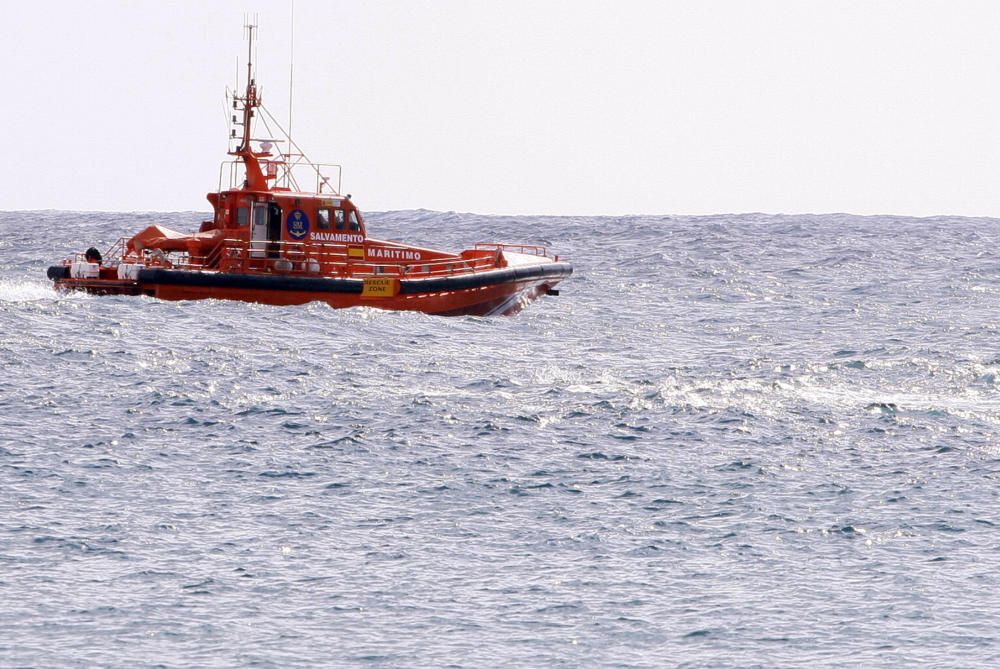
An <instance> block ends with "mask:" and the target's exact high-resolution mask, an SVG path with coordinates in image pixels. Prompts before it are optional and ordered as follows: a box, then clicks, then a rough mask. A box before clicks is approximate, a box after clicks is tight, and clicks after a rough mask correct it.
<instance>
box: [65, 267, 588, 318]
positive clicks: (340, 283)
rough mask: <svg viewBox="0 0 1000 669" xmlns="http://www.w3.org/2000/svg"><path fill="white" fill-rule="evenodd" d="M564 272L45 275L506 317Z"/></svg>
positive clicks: (132, 286)
mask: <svg viewBox="0 0 1000 669" xmlns="http://www.w3.org/2000/svg"><path fill="white" fill-rule="evenodd" d="M571 272H572V269H571V268H570V266H569V265H568V264H567V263H557V262H553V263H547V264H544V265H539V266H536V267H531V268H522V269H518V270H514V269H508V270H497V271H493V272H481V273H478V274H470V275H460V276H455V277H449V278H445V279H433V280H427V279H424V280H402V281H399V282H398V284H396V285H395V290H394V291H392V293H393V294H386V295H384V296H380V295H365V294H364V292H365V289H364V282H363V280H359V279H332V278H325V277H311V278H296V277H281V276H264V277H262V276H259V275H251V274H242V275H240V274H227V273H219V272H192V271H183V270H149V271H145V272H143V273H142V274H141V275H140V276H139V278H138V280H136V281H120V280H113V279H102V278H92V279H79V278H71V277H69V276H67V275H66V271H65V269H64V268H63V267H61V266H56V267H52V268H50V270H49V276H50V277H51V278H52V279H53V280H54V281H55V285H56V288H57V289H59V290H64V291H74V290H76V291H85V292H88V293H93V294H101V295H109V294H111V295H147V296H150V297H156V298H159V299H163V300H203V299H223V300H237V301H242V302H257V303H261V304H272V305H276V306H292V305H301V304H307V303H309V302H325V303H326V304H329V305H330V306H331V307H334V308H338V309H339V308H348V307H359V306H366V307H374V308H377V309H391V310H401V311H421V312H424V313H428V314H435V315H442V316H464V315H476V316H492V315H513V314H516V313H518V312H519V311H521V309H523V308H524V307H525V306H527V305H528V304H529V303H531V302H532V301H533V300H535V299H536V298H538V297H540V296H542V295H548V294H558V293H557V292H556V291H555V290H554V289H555V286H556V285H557V284H558V283H559V282H560V281H561V280H562V279H563V278H564V277H565V276H567V275H569V274H570V273H571Z"/></svg>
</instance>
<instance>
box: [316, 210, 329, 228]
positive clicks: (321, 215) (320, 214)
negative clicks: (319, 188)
mask: <svg viewBox="0 0 1000 669" xmlns="http://www.w3.org/2000/svg"><path fill="white" fill-rule="evenodd" d="M316 227H318V228H320V229H321V230H329V229H330V210H329V209H317V210H316Z"/></svg>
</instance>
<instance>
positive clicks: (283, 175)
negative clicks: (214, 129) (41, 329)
mask: <svg viewBox="0 0 1000 669" xmlns="http://www.w3.org/2000/svg"><path fill="white" fill-rule="evenodd" d="M254 27H255V26H247V29H248V42H249V48H248V57H247V74H246V77H247V80H246V87H245V91H244V92H243V93H242V94H238V93H237V92H236V90H235V89H234V90H233V91H232V92H231V93H229V94H228V97H229V99H231V100H232V105H233V110H234V114H233V117H232V122H233V126H234V127H233V128H232V129H231V131H230V142H231V144H230V151H229V152H228V154H229V155H230V156H232V158H231V159H229V160H227V161H226V162H224V163H223V164H222V168H221V169H220V176H219V186H218V188H217V190H216V191H214V192H210V193H209V194H208V195H207V198H208V201H209V202H210V203H211V205H212V209H213V212H214V216H213V218H212V219H211V220H207V221H204V222H203V223H202V224H201V228H200V230H198V231H197V232H194V233H190V234H187V233H182V232H177V231H174V230H171V229H169V228H166V227H163V226H159V225H153V226H150V227H148V228H146V229H145V230H142V231H141V232H139V233H138V234H136V235H134V236H132V237H130V238H124V237H123V238H121V239H119V240H118V241H117V242H116V243H114V244H113V245H112V246H111V248H109V249H107V250H106V251H104V252H103V253H102V252H101V251H100V250H98V249H96V248H93V247H92V248H90V249H88V250H87V251H85V252H81V253H76V254H74V255H73V256H71V257H69V258H67V259H65V260H64V261H63V262H62V264H60V265H56V266H53V267H50V268H49V269H48V277H49V278H50V279H52V281H53V282H54V285H55V288H56V289H57V290H60V291H85V292H88V293H93V294H99V295H146V296H150V297H155V298H159V299H164V300H197V299H206V298H213V299H225V300H241V301H245V302H259V303H264V304H272V305H282V306H284V305H299V304H305V303H308V302H314V301H321V302H326V303H327V304H329V305H330V306H332V307H337V308H342V307H356V306H369V307H376V308H380V309H394V310H412V311H421V312H425V313H428V314H438V315H498V314H504V315H511V314H515V313H517V312H519V311H520V310H521V309H523V308H524V307H525V306H526V305H527V304H528V303H530V302H531V301H532V300H534V299H535V298H537V297H539V296H542V295H558V291H557V290H556V286H557V285H558V284H559V282H560V281H562V280H563V279H565V278H566V277H567V276H569V275H570V274H571V273H572V271H573V269H572V267H571V265H570V264H569V263H567V262H565V261H561V260H560V259H559V256H551V255H549V253H548V252H547V251H546V249H545V248H544V247H542V246H537V245H531V244H508V243H495V242H493V243H479V244H476V245H475V246H474V247H473V248H471V249H466V250H463V251H460V252H457V253H452V252H448V251H440V250H436V249H430V248H424V247H420V246H412V245H407V244H403V243H400V242H396V241H387V240H382V239H376V238H374V237H369V236H368V229H367V226H366V225H365V220H364V216H362V214H361V211H359V209H358V208H357V206H356V205H355V204H354V202H353V200H352V199H351V195H349V194H348V195H342V194H341V192H340V191H341V176H340V175H341V170H340V167H339V166H337V165H329V164H319V163H313V162H311V161H309V160H308V159H307V158H306V156H305V154H304V153H303V152H302V151H301V149H300V148H299V147H298V145H297V144H296V143H295V142H294V141H293V140H292V138H291V136H290V135H289V134H288V133H287V132H286V131H285V130H284V129H283V128H281V126H280V124H278V123H277V121H276V120H275V119H274V117H273V116H272V115H271V114H270V113H269V112H268V111H267V108H266V107H264V106H263V104H262V101H261V95H260V91H259V90H258V87H257V84H256V81H255V79H254V73H253V64H252V58H251V56H252V54H253V37H254V34H253V33H254ZM258 118H259V119H260V120H261V121H262V123H261V124H260V125H263V126H264V130H265V133H264V134H266V136H267V138H266V139H261V138H256V137H255V136H254V132H253V128H254V126H255V125H257V124H256V123H255V121H256V120H257V119H258ZM272 128H276V129H277V130H278V131H279V132H274V131H272ZM234 144H235V147H234ZM282 145H285V146H284V148H282ZM333 170H335V171H336V173H335V178H334V177H332V176H330V174H333ZM303 174H305V175H306V177H305V179H304V178H303ZM302 183H305V184H308V186H311V187H312V188H311V190H306V189H303V188H302V187H300V184H302Z"/></svg>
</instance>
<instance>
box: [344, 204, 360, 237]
mask: <svg viewBox="0 0 1000 669" xmlns="http://www.w3.org/2000/svg"><path fill="white" fill-rule="evenodd" d="M347 220H348V222H349V223H350V224H351V232H358V231H360V230H361V226H360V225H359V224H358V214H357V213H356V212H355V211H354V210H353V209H352V210H351V213H350V214H348V217H347Z"/></svg>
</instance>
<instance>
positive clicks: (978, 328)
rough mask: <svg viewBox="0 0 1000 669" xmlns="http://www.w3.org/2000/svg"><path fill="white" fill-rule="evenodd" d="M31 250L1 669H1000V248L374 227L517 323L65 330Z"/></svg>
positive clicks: (8, 217)
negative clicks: (458, 277) (477, 277)
mask: <svg viewBox="0 0 1000 669" xmlns="http://www.w3.org/2000/svg"><path fill="white" fill-rule="evenodd" d="M198 220H199V216H198V215H197V214H170V215H138V216H137V215H125V214H88V213H72V214H71V213H54V212H43V213H38V212H32V213H25V212H21V213H2V214H0V363H2V369H3V374H2V377H0V602H2V605H0V666H3V667H14V666H26V667H90V666H109V667H137V666H165V667H189V666H202V667H232V666H258V667H290V666H300V667H313V666H360V667H438V666H454V667H482V666H510V667H576V666H600V667H675V666H676V667H803V666H824V667H859V666H860V667H871V666H880V667H913V666H934V667H990V666H1000V631H998V630H1000V595H998V594H997V591H998V589H1000V577H998V567H1000V526H998V525H1000V513H998V505H997V502H998V489H1000V488H998V484H1000V260H998V255H997V253H998V251H997V249H998V248H1000V245H998V242H1000V221H997V220H992V219H962V218H935V219H905V218H896V217H868V218H860V217H850V216H842V215H834V216H764V215H743V216H710V217H630V218H617V219H616V218H507V217H483V216H473V215H463V214H439V213H430V212H397V213H390V214H372V215H370V216H369V218H368V220H369V225H370V227H371V229H372V231H373V233H374V234H376V235H377V236H383V237H387V238H399V239H405V240H408V241H413V242H417V243H423V244H427V245H431V246H441V247H445V248H453V249H456V248H464V247H466V246H469V245H471V244H472V243H473V242H476V241H492V240H499V239H503V240H509V241H524V242H539V243H547V244H549V245H550V246H551V247H552V248H553V249H554V250H555V251H556V252H558V253H561V254H564V255H565V256H566V257H568V258H569V259H571V260H572V261H573V263H574V265H575V267H576V274H575V275H574V276H573V277H572V278H571V279H570V280H569V281H567V282H566V283H564V284H563V286H562V289H563V290H562V295H561V296H560V297H554V298H545V299H543V300H541V301H540V302H538V303H535V304H534V305H532V306H531V307H529V309H528V310H526V311H525V312H523V313H522V314H521V315H519V316H517V317H514V318H506V319H505V318H495V319H483V318H454V319H446V318H438V317H429V316H424V315H421V314H413V313H389V312H379V311H374V310H367V309H355V310H342V311H335V310H332V309H329V308H327V307H325V306H320V305H312V306H308V307H294V308H276V307H266V306H254V305H246V304H239V303H224V302H214V301H205V302H190V303H167V302H158V301H155V300H152V299H147V298H125V297H103V298H98V297H88V296H79V295H76V296H63V297H60V296H56V295H55V294H53V293H52V292H51V289H50V287H49V284H48V282H47V280H46V279H45V277H44V273H45V268H46V267H47V266H48V265H49V264H52V263H54V262H55V261H57V260H58V259H60V258H61V257H62V256H64V255H65V254H66V253H67V252H68V251H70V250H78V249H82V248H85V247H87V246H89V245H91V244H95V243H98V242H100V243H98V244H97V245H98V246H101V247H105V246H107V245H108V244H109V243H110V242H111V241H113V240H114V239H115V238H117V237H118V236H119V235H121V234H125V233H130V232H133V231H136V230H138V229H140V228H141V227H143V226H145V225H146V224H148V223H149V222H151V221H157V222H165V223H166V224H167V225H170V226H172V227H176V228H178V229H191V228H193V227H195V226H196V225H197V221H198Z"/></svg>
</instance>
